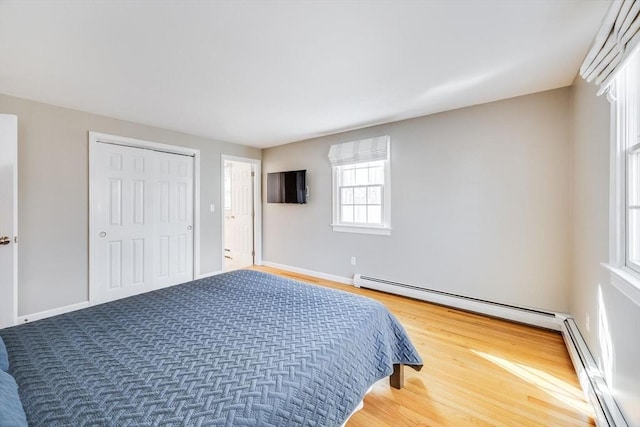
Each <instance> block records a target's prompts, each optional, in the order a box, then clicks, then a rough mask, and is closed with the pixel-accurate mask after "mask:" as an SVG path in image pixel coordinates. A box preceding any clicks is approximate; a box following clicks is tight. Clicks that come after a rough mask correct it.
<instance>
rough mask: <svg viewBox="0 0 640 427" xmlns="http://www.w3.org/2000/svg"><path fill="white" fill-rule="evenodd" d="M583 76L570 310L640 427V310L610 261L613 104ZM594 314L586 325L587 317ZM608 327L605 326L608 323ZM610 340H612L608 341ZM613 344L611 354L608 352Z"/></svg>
mask: <svg viewBox="0 0 640 427" xmlns="http://www.w3.org/2000/svg"><path fill="white" fill-rule="evenodd" d="M596 89H597V88H596V86H595V85H592V84H591V85H590V84H587V83H585V82H584V81H583V80H582V79H581V78H580V77H578V78H577V79H576V81H575V82H574V85H573V86H572V88H571V106H572V134H573V284H572V287H571V295H570V313H571V315H572V316H574V318H575V320H576V323H577V324H578V327H579V328H580V332H581V333H582V335H583V336H584V338H585V340H586V341H587V344H588V345H589V348H590V350H591V353H592V354H593V356H594V358H595V359H596V361H597V362H598V364H599V365H600V368H601V370H602V371H603V373H604V374H605V377H606V378H605V379H606V380H607V383H608V385H609V387H610V388H611V389H612V392H613V394H614V397H615V399H616V401H617V402H618V404H619V405H620V407H621V409H622V410H623V412H624V414H625V417H626V418H627V421H628V422H629V424H630V425H631V426H635V427H638V426H640V362H639V361H640V338H639V334H640V309H639V307H638V306H636V305H635V304H634V303H633V302H631V300H629V299H627V298H626V297H625V296H624V295H623V294H622V293H620V292H619V291H618V290H617V289H616V288H614V287H613V286H612V285H611V284H610V282H609V274H608V273H607V272H606V270H605V269H604V268H603V267H602V266H601V265H600V263H601V262H607V261H608V260H609V150H610V136H609V122H610V116H609V102H608V101H607V99H606V97H604V96H601V97H597V96H596ZM587 314H588V315H589V317H590V322H589V323H590V327H589V329H587V324H586V315H587ZM605 325H606V326H605ZM607 343H609V344H607ZM607 347H610V350H611V355H612V357H611V358H608V357H606V356H605V354H606V353H607V350H606V348H607Z"/></svg>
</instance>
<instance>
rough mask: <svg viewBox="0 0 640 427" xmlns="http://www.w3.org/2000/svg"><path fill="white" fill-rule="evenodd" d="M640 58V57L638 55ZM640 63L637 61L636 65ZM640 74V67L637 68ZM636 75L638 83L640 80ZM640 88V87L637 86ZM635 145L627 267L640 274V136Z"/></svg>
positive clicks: (629, 183)
mask: <svg viewBox="0 0 640 427" xmlns="http://www.w3.org/2000/svg"><path fill="white" fill-rule="evenodd" d="M638 58H640V55H638ZM637 62H639V61H636V63H637ZM637 70H638V71H637V72H638V73H640V67H637ZM639 75H640V74H636V76H635V78H636V82H638V80H640V78H639V77H638V76H639ZM637 88H640V85H638V86H637ZM639 100H640V95H639V94H637V93H636V96H635V107H636V112H637V113H638V116H637V120H636V126H635V127H636V133H638V134H640V132H639V131H640V126H639V125H638V124H639V123H640V105H639V104H640V102H638V101H639ZM630 142H635V144H634V145H632V146H631V147H629V148H628V149H627V151H628V153H627V171H626V175H627V182H626V184H627V194H626V199H627V203H626V205H627V206H626V212H625V214H626V233H625V234H626V245H625V246H626V248H625V249H626V259H625V261H626V265H627V267H629V268H630V269H632V270H634V271H635V272H637V273H640V135H637V136H636V138H635V141H630Z"/></svg>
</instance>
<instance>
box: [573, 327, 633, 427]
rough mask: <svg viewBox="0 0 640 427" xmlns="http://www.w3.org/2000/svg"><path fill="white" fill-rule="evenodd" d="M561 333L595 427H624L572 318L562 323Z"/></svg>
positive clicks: (620, 413) (612, 399)
mask: <svg viewBox="0 0 640 427" xmlns="http://www.w3.org/2000/svg"><path fill="white" fill-rule="evenodd" d="M561 331H562V337H563V338H564V343H565V345H566V346H567V350H568V351H569V356H571V362H572V363H573V367H574V368H575V370H576V374H578V379H579V380H580V386H581V387H582V390H583V391H584V393H585V395H586V396H587V399H589V402H590V403H591V406H592V407H593V409H594V413H595V418H596V425H597V426H598V427H602V426H610V427H626V426H627V422H626V421H625V419H624V416H623V415H622V412H620V408H618V405H617V404H616V401H615V399H614V398H613V395H612V394H611V390H609V387H608V386H607V383H606V382H605V380H604V376H603V375H602V371H600V368H598V365H597V364H596V361H595V360H594V359H593V356H592V355H591V352H590V351H589V348H588V347H587V343H586V342H585V340H584V338H583V337H582V334H581V333H580V330H579V329H578V326H577V325H576V323H575V321H574V320H573V318H568V319H565V320H564V322H562V329H561Z"/></svg>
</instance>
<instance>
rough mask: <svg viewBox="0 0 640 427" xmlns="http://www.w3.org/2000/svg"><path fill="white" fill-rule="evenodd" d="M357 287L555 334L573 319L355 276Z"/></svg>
mask: <svg viewBox="0 0 640 427" xmlns="http://www.w3.org/2000/svg"><path fill="white" fill-rule="evenodd" d="M353 283H354V285H355V286H357V287H360V286H362V287H364V288H367V289H374V290H377V291H382V292H388V293H392V294H396V295H401V296H406V297H409V298H414V299H419V300H422V301H426V302H431V303H435V304H441V305H446V306H448V307H453V308H458V309H461V310H466V311H472V312H474V313H479V314H484V315H487V316H492V317H499V318H501V319H506V320H510V321H513V322H519V323H525V324H527V325H533V326H539V327H542V328H547V329H553V330H555V331H559V330H560V328H561V324H562V322H563V321H564V319H566V318H567V317H569V315H568V314H565V313H558V312H553V311H546V310H539V309H535V308H529V307H521V306H516V305H510V304H503V303H498V302H493V301H487V300H481V299H479V298H472V297H466V296H463V295H456V294H451V293H448V292H443V291H438V290H434V289H427V288H423V287H418V286H413V285H408V284H404V283H398V282H392V281H389V280H384V279H377V278H373V277H368V276H363V275H361V274H356V275H355V276H354V278H353Z"/></svg>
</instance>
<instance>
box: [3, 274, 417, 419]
mask: <svg viewBox="0 0 640 427" xmlns="http://www.w3.org/2000/svg"><path fill="white" fill-rule="evenodd" d="M0 336H1V337H2V338H3V339H4V342H5V344H6V347H7V350H8V354H9V373H10V374H11V375H13V377H14V378H15V379H16V382H17V383H18V386H19V390H18V391H19V395H20V398H21V400H22V404H23V407H24V409H25V413H26V415H27V419H28V421H29V424H30V425H33V426H41V425H47V426H49V425H73V426H83V425H104V426H128V425H131V426H133V425H136V426H153V425H193V426H204V425H207V426H256V425H259V426H290V425H300V426H340V425H342V424H343V422H344V421H345V420H346V419H347V418H348V417H349V415H350V414H351V413H352V412H353V411H354V410H355V409H356V407H357V405H358V404H359V402H361V400H362V399H363V397H364V395H365V392H366V391H367V390H368V389H369V387H371V385H372V384H373V383H375V382H376V381H378V380H379V379H381V378H384V377H386V376H388V375H390V374H391V373H392V371H393V365H394V364H405V365H410V366H413V367H415V368H418V369H419V368H420V367H421V366H422V359H421V358H420V356H419V355H418V353H417V351H416V350H415V348H414V346H413V345H412V344H411V342H410V340H409V338H408V336H407V334H406V332H405V330H404V329H403V327H402V325H401V324H400V323H399V322H398V321H397V319H396V318H395V317H394V316H393V315H392V314H391V313H390V312H389V311H388V310H387V309H386V308H385V307H384V306H383V305H382V304H380V303H379V302H377V301H374V300H372V299H368V298H364V297H361V296H358V295H353V294H350V293H346V292H341V291H336V290H333V289H328V288H323V287H318V286H312V285H309V284H303V283H300V282H296V281H292V280H287V279H284V278H281V277H277V276H273V275H269V274H265V273H261V272H256V271H250V270H240V271H235V272H230V273H225V274H221V275H217V276H213V277H210V278H205V279H201V280H196V281H193V282H189V283H186V284H183V285H177V286H173V287H170V288H165V289H162V290H158V291H154V292H149V293H146V294H142V295H137V296H134V297H130V298H126V299H122V300H118V301H113V302H110V303H106V304H102V305H97V306H93V307H90V308H87V309H83V310H79V311H76V312H72V313H67V314H64V315H60V316H56V317H52V318H48V319H44V320H40V321H36V322H33V323H28V324H23V325H19V326H15V327H11V328H7V329H3V330H0Z"/></svg>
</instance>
